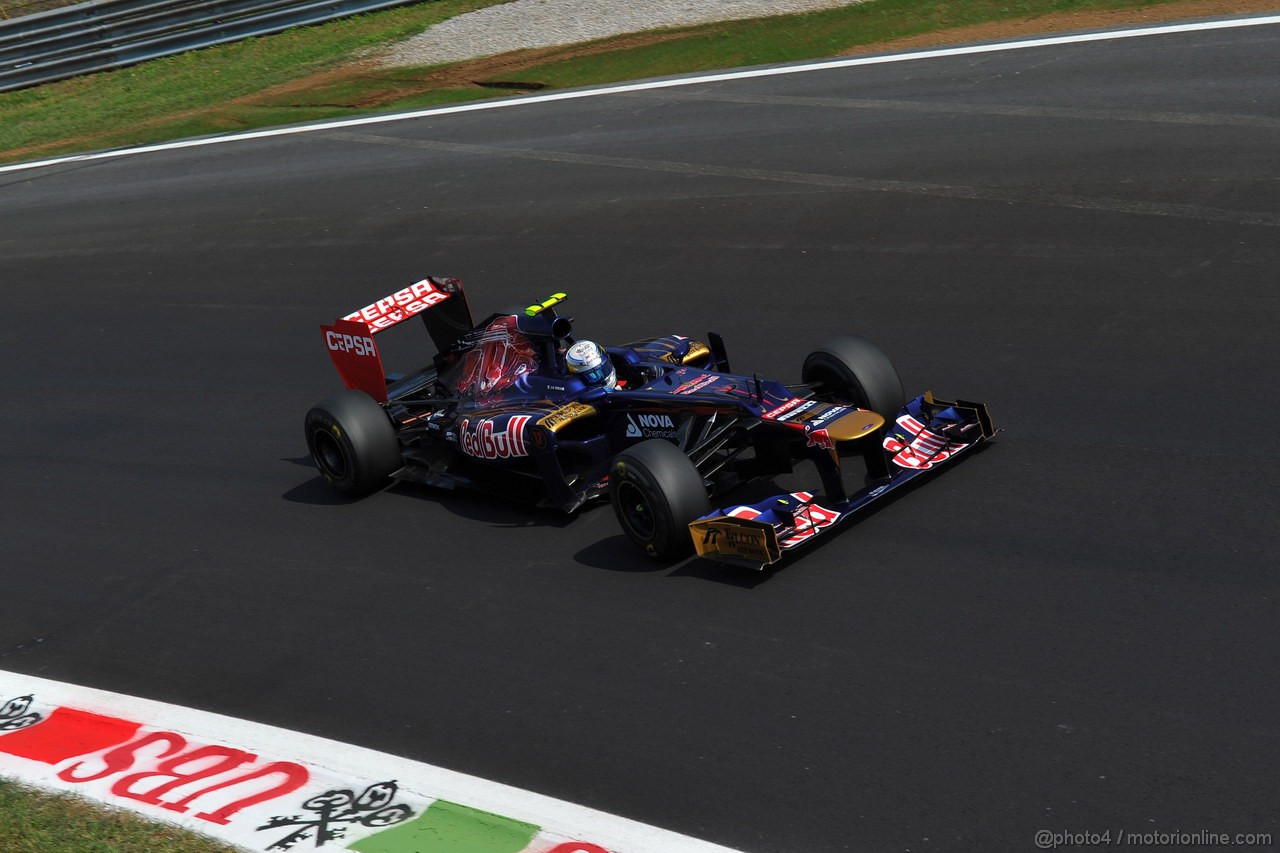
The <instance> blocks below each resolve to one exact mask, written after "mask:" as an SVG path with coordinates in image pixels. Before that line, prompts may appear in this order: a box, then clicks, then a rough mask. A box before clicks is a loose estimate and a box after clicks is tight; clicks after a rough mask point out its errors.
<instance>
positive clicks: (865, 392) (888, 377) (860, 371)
mask: <svg viewBox="0 0 1280 853" xmlns="http://www.w3.org/2000/svg"><path fill="white" fill-rule="evenodd" d="M800 378H801V379H802V380H803V381H804V382H805V383H806V384H812V385H814V386H815V387H816V388H817V389H818V397H819V399H822V400H825V401H827V402H831V403H845V404H852V405H855V406H857V407H858V408H860V409H870V410H871V411H873V412H875V413H876V414H878V415H880V416H881V417H883V418H884V419H885V420H886V421H892V420H893V419H894V418H895V417H897V415H898V412H899V410H901V409H902V406H903V405H904V404H905V403H906V396H905V395H904V394H903V391H902V380H901V379H900V378H898V371H897V370H895V369H894V367H893V362H891V361H889V357H888V356H887V355H885V354H884V353H883V352H881V351H880V348H879V347H877V346H876V345H875V344H873V343H871V342H870V341H868V340H866V339H865V338H859V337H857V336H855V335H845V336H843V337H839V338H833V339H831V340H829V341H827V342H826V343H824V344H823V345H822V346H820V347H819V348H818V349H816V350H814V351H813V352H811V353H809V356H808V357H807V358H806V359H805V360H804V367H803V368H802V369H801V373H800Z"/></svg>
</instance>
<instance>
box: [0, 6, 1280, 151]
mask: <svg viewBox="0 0 1280 853" xmlns="http://www.w3.org/2000/svg"><path fill="white" fill-rule="evenodd" d="M1267 24H1280V15H1267V16H1263V17H1256V18H1237V19H1232V20H1225V21H1199V22H1191V23H1185V24H1170V25H1166V26H1156V27H1142V28H1139V29H1131V30H1113V31H1108V32H1100V33H1079V34H1075V35H1067V36H1052V37H1047V38H1038V39H1028V40H1025V41H1013V42H1000V43H997V44H979V45H968V46H965V47H949V48H942V49H939V50H924V51H917V52H914V53H896V54H890V55H887V56H864V57H857V58H852V59H834V60H824V61H822V62H813V63H807V64H803V65H784V66H779V67H772V68H755V69H749V70H744V71H726V72H724V73H720V74H704V75H700V76H697V77H680V78H675V79H665V80H651V81H647V82H643V83H626V84H623V85H619V86H606V87H603V88H599V89H584V90H575V91H572V92H555V93H552V94H547V95H532V96H529V97H523V98H512V99H507V100H496V101H481V102H479V103H470V104H459V105H457V106H451V107H432V108H429V109H423V110H414V111H413V112H407V113H395V114H392V115H379V116H366V117H363V118H353V119H341V120H338V121H329V122H320V123H318V124H307V125H298V126H291V127H280V128H274V129H271V130H253V131H248V132H245V133H234V134H228V135H225V136H212V137H205V138H201V139H187V140H180V141H177V142H162V143H157V144H155V145H142V146H138V147H136V148H121V149H117V150H114V151H100V152H97V153H93V154H72V155H69V156H66V157H56V158H52V159H49V160H35V161H32V162H30V163H17V164H14V165H11V166H0V173H4V172H17V171H20V170H23V169H37V168H42V167H45V166H57V165H61V164H63V163H85V162H89V161H92V160H107V159H111V158H115V157H127V156H131V155H134V154H150V153H152V152H155V151H173V150H176V149H179V148H200V147H203V146H206V145H220V144H222V143H224V142H239V141H241V140H247V139H268V138H271V137H275V136H292V135H294V134H299V133H315V132H317V131H325V130H336V129H340V128H348V127H362V126H364V125H370V124H385V123H389V122H394V121H405V120H408V119H415V118H427V117H429V116H443V115H452V114H455V113H469V112H477V111H480V110H497V109H506V108H510V107H524V106H529V105H533V104H545V103H550V102H552V101H570V100H575V99H577V98H594V97H598V96H600V95H618V94H624V93H627V92H644V91H649V90H652V89H670V88H674V87H677V86H695V85H699V84H702V83H721V82H725V81H729V80H747V79H750V78H753V77H776V76H781V75H784V74H804V73H807V72H810V71H827V70H830V69H834V68H853V67H856V66H859V65H883V64H885V63H890V62H914V61H917V60H922V59H941V58H945V57H950V56H970V55H973V54H981V53H997V52H999V51H1006V50H1024V49H1027V48H1033V47H1054V46H1058V45H1065V44H1083V43H1087V42H1098V41H1114V40H1116V39H1127V38H1141V37H1144V36H1162V35H1173V34H1177V33H1192V32H1203V31H1207V30H1228V29H1236V28H1239V27H1258V26H1265V25H1267Z"/></svg>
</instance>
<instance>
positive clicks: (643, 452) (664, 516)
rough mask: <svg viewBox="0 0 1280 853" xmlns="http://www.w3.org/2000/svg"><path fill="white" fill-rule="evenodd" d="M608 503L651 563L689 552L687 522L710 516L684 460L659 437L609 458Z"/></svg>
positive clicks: (699, 482) (692, 471)
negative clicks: (611, 458)
mask: <svg viewBox="0 0 1280 853" xmlns="http://www.w3.org/2000/svg"><path fill="white" fill-rule="evenodd" d="M609 499H610V501H612V502H613V512H614V514H615V515H617V517H618V524H620V525H621V526H622V532H623V533H625V534H627V538H628V539H630V540H631V541H632V542H634V543H636V544H637V545H639V546H640V548H641V549H642V550H643V551H644V552H645V553H646V554H648V555H649V556H650V557H653V558H654V559H657V560H675V559H679V558H681V557H686V556H688V555H689V554H691V553H693V539H692V538H690V536H689V522H691V521H693V520H694V519H696V518H701V517H702V516H704V515H706V514H707V513H709V512H710V511H711V501H710V499H709V498H708V497H707V487H706V484H704V483H703V482H702V475H701V474H699V473H698V469H697V468H696V467H695V466H694V464H693V462H691V461H690V460H689V457H687V456H685V455H684V453H682V452H681V451H680V449H679V448H677V447H676V446H675V445H674V444H672V443H670V442H668V441H663V440H662V439H660V438H653V439H649V440H648V441H642V442H640V443H639V444H637V445H634V446H633V447H631V448H630V449H628V450H625V451H623V452H622V453H619V454H618V455H617V456H616V457H614V460H613V464H612V465H611V466H610V468H609Z"/></svg>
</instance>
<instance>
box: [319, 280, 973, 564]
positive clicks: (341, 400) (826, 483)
mask: <svg viewBox="0 0 1280 853" xmlns="http://www.w3.org/2000/svg"><path fill="white" fill-rule="evenodd" d="M564 298H565V294H563V293H557V294H555V295H553V296H552V297H551V298H550V299H548V300H546V301H544V302H542V303H540V304H537V305H531V306H529V307H528V308H526V309H522V310H517V311H512V312H510V313H500V314H493V315H491V316H489V317H487V318H485V319H484V320H482V321H480V322H479V323H477V322H475V321H474V320H473V318H472V315H471V309H470V306H469V304H468V302H467V297H466V294H465V293H464V291H463V289H462V285H461V283H460V282H459V281H457V280H456V279H450V278H426V279H423V280H422V281H419V282H415V283H414V284H412V285H410V286H409V287H407V288H404V289H403V290H400V291H398V292H396V293H393V294H391V295H390V296H388V297H386V298H384V299H380V300H378V301H377V302H374V303H373V304H371V305H368V306H366V307H365V308H362V309H360V310H359V311H355V312H353V313H351V314H349V315H348V316H347V317H344V318H343V319H341V320H338V321H336V322H335V323H334V324H333V325H331V326H322V327H321V329H322V331H323V334H324V340H325V344H326V346H327V347H328V349H329V353H330V355H331V356H332V358H333V361H334V364H335V366H336V367H337V368H338V372H339V374H340V375H341V376H342V378H343V381H344V382H345V384H346V386H347V389H348V390H346V391H345V392H342V393H340V394H338V395H336V396H334V397H330V398H329V399H328V400H325V401H324V402H323V403H320V404H318V405H317V406H315V407H314V408H312V409H311V411H309V412H308V413H307V416H306V438H307V447H308V449H309V450H310V451H311V456H312V458H313V459H314V460H315V463H316V466H317V467H318V468H319V470H320V473H321V475H322V476H323V477H324V479H325V480H326V481H328V482H329V483H330V484H331V485H332V486H333V487H334V488H336V489H337V490H338V491H340V492H342V493H344V494H347V495H351V496H358V495H361V494H365V493H368V492H371V491H373V490H375V489H378V488H381V487H383V486H384V485H386V484H387V483H388V482H389V481H390V480H393V479H394V480H405V481H411V482H416V483H424V484H427V485H430V486H436V487H442V488H446V489H454V488H467V489H475V490H481V491H489V492H494V493H497V494H501V495H504V496H508V497H510V496H525V497H527V498H529V499H530V500H533V501H534V502H536V503H539V504H541V505H544V506H551V507H556V508H559V509H562V510H564V511H566V512H573V511H575V510H577V509H578V508H579V507H581V506H583V505H584V504H587V503H588V502H590V501H593V500H595V499H603V498H605V497H607V498H608V499H609V500H610V501H611V502H612V504H613V508H614V512H615V513H616V515H617V517H618V521H619V523H620V524H621V526H622V529H623V531H624V532H625V533H626V535H627V536H628V537H629V538H630V539H631V540H632V541H633V542H635V543H636V544H637V545H638V546H640V548H642V549H643V550H644V551H645V553H647V554H649V555H650V556H652V557H655V558H658V559H664V560H670V559H675V558H678V557H682V556H685V555H687V554H689V553H691V552H693V551H696V552H697V553H698V554H699V555H701V556H703V557H708V558H712V559H717V560H722V561H726V562H730V563H735V564H738V565H745V566H750V567H752V568H762V567H764V566H765V565H768V564H770V563H773V562H776V561H778V560H779V559H781V558H782V556H783V554H785V553H786V552H787V551H790V550H792V549H795V548H797V547H799V546H802V545H804V544H807V543H809V542H812V541H814V539H815V538H816V537H817V536H819V535H821V534H822V533H824V532H826V531H827V530H829V529H831V528H832V527H834V526H835V525H837V524H839V523H840V522H841V521H843V520H844V519H846V518H848V517H849V516H851V515H852V514H853V513H855V512H857V511H858V510H859V509H861V508H863V507H865V506H867V505H868V504H870V503H872V502H874V501H875V500H877V499H879V498H881V497H884V496H885V495H887V494H888V493H890V492H891V491H893V490H894V489H896V488H898V487H900V486H902V485H904V484H906V483H908V482H910V481H912V480H913V479H915V478H917V477H920V476H921V475H924V474H926V473H928V472H930V471H933V470H935V469H937V468H938V467H939V466H942V465H946V464H947V463H949V462H951V461H952V460H954V459H956V458H957V457H958V456H960V455H962V454H964V453H965V452H967V451H969V450H970V449H971V448H973V447H974V446H976V445H978V444H979V443H981V442H983V441H985V440H988V439H990V438H992V437H993V436H994V435H995V429H994V428H993V426H992V423H991V417H990V415H989V414H988V412H987V407H986V406H985V405H984V404H982V403H971V402H965V401H956V402H946V401H943V400H937V399H934V397H933V396H932V395H931V394H930V393H928V392H926V393H925V394H923V395H922V396H919V397H916V398H915V399H912V400H906V399H905V398H904V395H903V391H902V383H901V381H900V380H899V378H898V374H897V371H896V370H895V369H894V367H893V365H892V364H891V363H890V361H889V359H888V358H887V357H886V356H885V355H884V354H883V353H882V352H880V350H879V349H877V348H876V347H875V346H874V345H872V344H871V343H869V342H868V341H866V340H863V339H862V338H858V337H853V336H848V337H841V338H837V339H835V340H832V341H829V342H827V343H826V344H824V345H822V346H820V347H818V348H817V349H815V350H814V351H813V352H812V353H810V354H809V356H808V357H807V358H806V359H805V361H804V366H803V368H802V371H801V384H798V385H784V384H782V383H780V382H776V381H772V380H769V379H762V378H760V377H758V376H754V375H753V376H740V375H737V374H734V373H733V372H732V371H731V370H730V368H729V359H728V356H727V355H726V350H725V346H724V343H723V341H722V340H721V339H720V336H719V335H716V334H714V333H711V334H708V335H707V342H706V343H702V342H699V341H696V340H692V339H690V338H686V337H683V336H681V335H674V334H673V335H664V336H662V337H657V338H650V339H646V340H642V341H637V342H635V343H631V344H626V345H624V346H617V347H602V346H599V345H598V344H596V343H594V342H591V341H582V340H575V339H574V337H573V328H572V321H571V320H570V319H569V318H568V317H563V316H560V315H559V314H557V312H556V307H557V306H558V305H559V304H560V303H561V302H562V301H563V300H564ZM413 317H420V318H421V319H422V321H423V323H424V325H425V326H426V329H427V332H428V334H429V335H430V336H431V338H432V341H433V343H434V345H435V348H436V350H437V353H436V355H435V357H434V359H433V360H432V363H431V364H430V365H429V366H427V367H424V368H422V369H420V370H418V371H416V372H414V373H410V374H407V375H387V374H386V372H385V371H384V369H383V366H382V359H381V356H380V354H379V351H378V347H377V345H376V344H375V342H374V336H375V335H376V334H377V333H379V332H381V331H384V330H385V329H388V328H391V327H393V326H396V325H398V324H400V323H402V322H404V321H406V320H409V319H411V318H413ZM851 457H852V458H856V459H860V460H861V461H862V464H863V465H865V469H866V476H865V479H864V480H863V481H862V483H863V485H862V487H861V488H858V489H856V490H854V491H852V492H850V491H848V490H847V489H846V487H845V479H846V478H845V477H844V476H842V468H843V467H844V466H845V465H846V463H847V461H848V459H849V458H851ZM805 459H807V460H810V461H812V462H813V464H814V465H815V466H816V468H817V472H818V477H819V479H820V482H821V488H820V489H819V490H816V491H813V492H806V491H800V492H791V493H786V494H779V495H775V496H772V497H770V498H768V499H767V500H764V501H760V502H758V503H754V504H750V505H734V504H730V505H728V506H725V507H723V508H720V509H713V507H712V498H713V497H716V496H720V495H724V494H725V493H726V492H728V491H729V490H731V489H733V488H734V487H735V486H738V485H741V484H742V483H744V482H746V481H750V480H755V479H759V478H767V477H771V476H774V475H779V474H785V473H789V472H791V470H792V466H793V465H794V463H795V462H797V461H799V460H805Z"/></svg>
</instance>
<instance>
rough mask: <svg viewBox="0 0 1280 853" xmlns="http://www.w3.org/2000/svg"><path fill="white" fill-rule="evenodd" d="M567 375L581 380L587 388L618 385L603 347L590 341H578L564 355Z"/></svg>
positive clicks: (616, 372) (616, 377)
mask: <svg viewBox="0 0 1280 853" xmlns="http://www.w3.org/2000/svg"><path fill="white" fill-rule="evenodd" d="M564 361H565V365H566V366H567V367H568V368H569V375H571V376H575V377H577V378H578V379H581V380H582V383H583V384H584V385H586V386H587V387H588V388H614V387H616V386H617V384H618V371H617V370H615V369H614V367H613V362H611V361H610V360H609V354H608V353H607V352H605V351H604V347H602V346H600V345H599V344H597V343H594V342H592V341H578V342H577V343H575V344H574V345H573V346H571V347H569V349H568V351H567V352H566V353H565V354H564Z"/></svg>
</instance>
